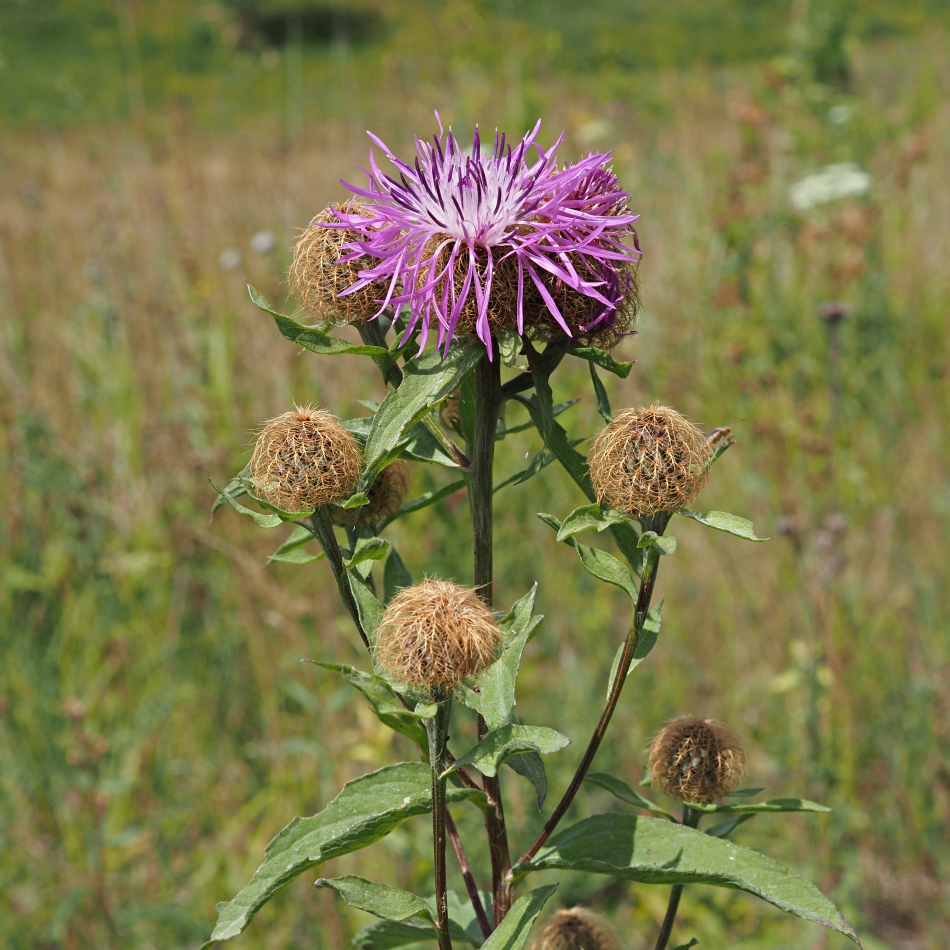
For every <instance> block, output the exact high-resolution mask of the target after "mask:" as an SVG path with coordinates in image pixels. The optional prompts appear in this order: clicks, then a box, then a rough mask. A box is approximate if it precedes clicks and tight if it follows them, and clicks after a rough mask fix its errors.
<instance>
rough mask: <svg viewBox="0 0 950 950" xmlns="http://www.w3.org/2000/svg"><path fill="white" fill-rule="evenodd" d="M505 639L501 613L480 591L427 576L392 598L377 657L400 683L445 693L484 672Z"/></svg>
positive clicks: (379, 638)
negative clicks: (497, 618)
mask: <svg viewBox="0 0 950 950" xmlns="http://www.w3.org/2000/svg"><path fill="white" fill-rule="evenodd" d="M501 644H502V634H501V631H500V630H499V629H498V625H497V624H496V623H495V618H494V616H493V615H492V612H491V610H490V609H489V608H488V607H487V606H486V604H485V603H484V602H483V601H482V600H481V598H480V597H479V596H478V594H476V593H475V591H474V590H472V589H471V588H470V587H462V586H460V585H459V584H455V583H453V582H452V581H440V580H425V581H423V582H422V583H421V584H416V585H415V586H413V587H407V588H405V589H404V590H401V591H400V592H399V593H398V594H396V596H395V597H393V599H392V600H391V601H390V602H389V606H388V607H387V608H386V611H385V613H384V614H383V619H382V621H381V622H380V625H379V630H378V631H377V634H376V662H377V663H378V664H379V665H380V666H381V667H382V668H383V669H385V670H387V671H388V672H389V673H390V674H391V675H392V676H393V677H394V679H396V680H397V681H399V682H400V683H405V684H406V685H407V686H412V687H415V688H417V689H426V690H428V691H430V692H432V691H443V692H445V691H450V690H452V689H454V688H455V687H457V686H459V685H461V684H462V683H463V682H464V681H465V680H467V679H470V678H472V677H475V676H477V675H478V674H479V673H481V671H482V670H483V669H485V667H486V666H488V665H489V664H490V663H491V662H492V661H493V660H494V659H495V656H496V655H497V653H498V650H499V649H500V648H501Z"/></svg>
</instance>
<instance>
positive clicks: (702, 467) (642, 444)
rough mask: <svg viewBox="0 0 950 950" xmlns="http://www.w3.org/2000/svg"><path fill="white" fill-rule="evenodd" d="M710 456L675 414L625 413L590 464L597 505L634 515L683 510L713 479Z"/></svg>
mask: <svg viewBox="0 0 950 950" xmlns="http://www.w3.org/2000/svg"><path fill="white" fill-rule="evenodd" d="M711 460H712V451H711V450H710V448H709V446H708V445H707V444H706V440H705V438H704V437H703V434H702V432H700V431H699V429H697V428H696V426H694V425H693V424H692V423H691V422H688V421H687V420H686V419H684V418H683V416H681V415H680V414H679V413H678V412H677V411H676V410H675V409H669V408H667V407H666V406H650V407H649V408H642V409H625V410H624V411H623V412H621V413H620V414H619V415H618V416H617V417H616V418H615V419H614V421H613V422H611V423H610V424H609V425H607V426H605V427H604V428H603V429H602V430H601V431H600V434H599V435H598V436H597V438H596V439H595V440H594V444H593V445H592V446H591V450H590V456H589V457H588V459H587V462H588V465H589V466H590V478H591V483H592V485H593V488H594V493H595V494H596V496H597V500H598V501H599V502H601V503H603V504H606V505H609V506H610V507H611V508H614V509H616V510H617V511H623V512H626V513H627V514H630V515H653V514H656V513H657V512H661V511H676V510H677V509H678V508H685V507H686V506H687V505H689V504H690V503H691V502H692V501H693V499H694V498H695V497H696V496H697V495H698V494H699V493H700V491H702V489H703V487H704V486H705V484H706V481H707V479H708V478H709V464H710V461H711Z"/></svg>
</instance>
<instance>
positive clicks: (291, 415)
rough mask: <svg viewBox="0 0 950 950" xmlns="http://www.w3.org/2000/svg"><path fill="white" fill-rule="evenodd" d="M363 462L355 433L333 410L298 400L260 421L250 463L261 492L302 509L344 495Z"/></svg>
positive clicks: (262, 495) (284, 506)
mask: <svg viewBox="0 0 950 950" xmlns="http://www.w3.org/2000/svg"><path fill="white" fill-rule="evenodd" d="M362 466H363V457H362V453H361V452H360V447H359V445H358V443H357V441H356V439H355V438H353V436H352V435H351V434H350V433H349V432H347V431H346V429H344V428H343V426H342V425H341V424H340V420H339V419H337V418H336V416H334V415H332V414H331V413H329V412H324V411H323V410H320V409H313V408H312V407H310V406H298V407H297V409H296V411H294V412H285V413H284V414H283V415H281V416H277V417H276V418H275V419H271V420H270V421H269V422H265V423H264V428H263V429H261V432H260V435H258V437H257V442H256V444H255V445H254V452H253V454H252V455H251V461H250V466H249V467H250V475H251V481H252V482H253V483H254V490H255V492H257V495H258V497H259V498H262V499H263V500H264V501H266V502H269V503H270V504H272V505H275V506H276V507H278V508H280V509H282V510H284V511H303V510H304V509H306V508H317V507H319V506H321V505H330V504H334V503H335V502H338V501H342V500H343V499H344V498H346V496H347V495H349V494H350V493H351V492H352V491H353V488H354V487H355V485H356V480H357V478H358V477H359V474H360V469H361V468H362Z"/></svg>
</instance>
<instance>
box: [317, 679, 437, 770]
mask: <svg viewBox="0 0 950 950" xmlns="http://www.w3.org/2000/svg"><path fill="white" fill-rule="evenodd" d="M317 666H322V667H323V668H324V669H325V670H332V671H333V672H334V673H339V674H340V675H341V676H342V677H343V679H344V680H346V682H347V683H349V684H350V686H353V687H355V688H356V689H358V690H359V691H360V692H361V693H362V694H363V695H364V696H365V697H366V698H367V699H368V700H369V701H370V703H371V705H372V707H373V712H374V713H376V715H377V716H378V717H379V720H380V722H382V723H384V724H385V725H387V726H389V728H390V729H392V730H393V731H394V732H398V733H399V734H400V735H403V736H406V737H407V738H409V739H412V741H413V742H415V743H416V744H417V745H418V746H419V748H420V749H423V750H424V751H426V752H428V749H429V740H428V739H427V738H426V731H425V729H424V728H423V727H422V725H420V723H419V720H420V719H422V718H429V717H428V716H420V715H419V713H417V712H415V711H414V710H410V709H407V708H406V707H405V706H404V705H403V704H402V703H401V702H400V701H399V697H398V696H397V695H396V692H395V690H393V688H392V686H390V685H389V683H387V682H386V680H384V679H383V678H382V677H380V676H373V675H371V674H370V673H364V672H363V671H362V670H358V669H356V668H355V667H352V666H350V665H349V664H347V663H317Z"/></svg>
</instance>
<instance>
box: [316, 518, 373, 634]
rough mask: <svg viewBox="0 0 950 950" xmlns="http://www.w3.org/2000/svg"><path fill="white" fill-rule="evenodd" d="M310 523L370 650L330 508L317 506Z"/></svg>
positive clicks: (346, 604)
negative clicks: (334, 529) (331, 518)
mask: <svg viewBox="0 0 950 950" xmlns="http://www.w3.org/2000/svg"><path fill="white" fill-rule="evenodd" d="M310 525H311V527H312V528H313V533H314V534H315V535H316V536H317V540H318V541H319V542H320V546H321V547H322V548H323V550H324V552H325V553H326V556H327V560H328V561H329V562H330V567H331V568H332V569H333V577H334V578H335V579H336V587H337V590H338V591H339V592H340V599H341V600H342V601H343V604H344V606H345V607H346V609H347V610H348V611H349V613H350V616H351V617H352V618H353V623H355V624H356V629H357V630H358V631H359V634H360V637H361V638H362V640H363V644H364V645H365V647H366V649H367V650H369V649H371V648H370V644H369V637H367V636H366V631H365V630H364V629H363V624H362V622H361V621H360V612H359V610H358V609H357V607H356V600H355V599H354V597H353V591H352V590H350V578H349V576H348V575H347V572H346V565H345V564H344V563H343V552H342V551H340V545H339V544H338V543H337V540H336V534H335V533H334V531H333V522H332V521H331V520H330V512H329V509H328V508H327V507H325V506H323V507H320V508H317V510H316V511H315V512H314V513H313V515H312V516H311V518H310Z"/></svg>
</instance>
